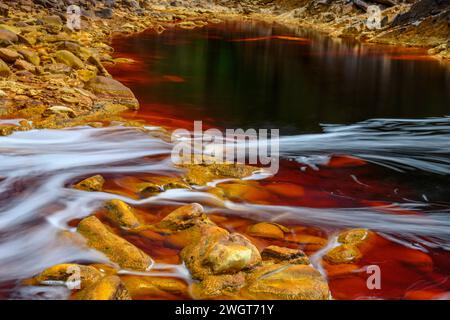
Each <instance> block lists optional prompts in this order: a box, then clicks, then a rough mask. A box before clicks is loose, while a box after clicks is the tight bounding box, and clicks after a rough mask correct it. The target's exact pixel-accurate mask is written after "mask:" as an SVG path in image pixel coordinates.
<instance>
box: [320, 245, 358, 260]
mask: <svg viewBox="0 0 450 320" xmlns="http://www.w3.org/2000/svg"><path fill="white" fill-rule="evenodd" d="M361 258H362V254H361V251H359V249H358V247H357V246H355V245H351V244H342V245H339V246H337V247H335V248H333V249H331V250H330V251H328V252H327V253H326V254H325V255H324V257H323V259H324V260H325V261H326V262H328V263H331V264H344V263H354V262H357V261H358V260H360V259H361Z"/></svg>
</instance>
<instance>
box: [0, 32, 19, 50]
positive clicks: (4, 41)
mask: <svg viewBox="0 0 450 320" xmlns="http://www.w3.org/2000/svg"><path fill="white" fill-rule="evenodd" d="M18 40H19V38H18V37H17V35H16V34H15V33H14V32H12V31H9V30H5V29H0V47H6V46H9V45H10V44H13V43H16V42H17V41H18Z"/></svg>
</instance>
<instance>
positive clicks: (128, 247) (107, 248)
mask: <svg viewBox="0 0 450 320" xmlns="http://www.w3.org/2000/svg"><path fill="white" fill-rule="evenodd" d="M77 231H78V232H79V233H80V234H81V235H82V236H84V237H85V238H86V240H87V245H88V246H89V247H91V248H94V249H96V250H98V251H101V252H103V253H104V254H105V255H106V256H107V257H108V258H109V259H111V261H113V262H115V263H117V264H118V265H119V266H120V267H122V268H124V269H131V270H137V271H146V270H147V269H148V268H149V267H150V266H151V265H152V264H153V260H152V259H151V258H150V257H149V256H148V255H147V254H146V253H145V252H143V251H142V250H140V249H139V248H137V247H135V246H134V245H133V244H131V243H130V242H128V241H126V240H125V239H123V238H121V237H119V236H117V235H115V234H114V233H112V232H111V231H110V230H109V229H108V228H107V227H106V226H105V225H104V224H103V223H101V221H100V220H99V219H97V218H96V217H95V216H90V217H88V218H84V219H83V220H81V222H80V223H79V225H78V228H77Z"/></svg>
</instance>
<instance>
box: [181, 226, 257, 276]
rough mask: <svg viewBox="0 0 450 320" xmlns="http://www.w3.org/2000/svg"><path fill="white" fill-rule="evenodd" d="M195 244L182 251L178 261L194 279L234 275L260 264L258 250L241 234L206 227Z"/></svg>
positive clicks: (202, 229)
mask: <svg viewBox="0 0 450 320" xmlns="http://www.w3.org/2000/svg"><path fill="white" fill-rule="evenodd" d="M200 230H201V236H200V239H199V240H198V241H195V242H192V243H191V244H189V245H188V246H186V247H185V248H184V249H183V250H182V251H181V258H182V259H183V261H184V263H185V264H186V267H187V268H188V269H189V271H190V272H191V275H192V277H193V278H195V279H204V278H205V277H206V276H208V275H218V274H233V273H237V272H239V271H241V270H248V269H251V268H253V267H255V266H256V265H258V264H259V263H260V262H261V256H260V254H259V251H258V249H257V248H256V247H255V246H254V245H253V244H252V243H251V242H250V241H249V240H248V239H247V238H245V237H244V236H243V235H240V234H238V233H233V234H230V233H229V232H228V231H226V230H225V229H222V228H219V227H215V226H205V227H203V228H201V229H200Z"/></svg>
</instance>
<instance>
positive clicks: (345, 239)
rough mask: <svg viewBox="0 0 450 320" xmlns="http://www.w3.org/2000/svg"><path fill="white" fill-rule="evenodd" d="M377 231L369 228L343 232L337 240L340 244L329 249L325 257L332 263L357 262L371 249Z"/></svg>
mask: <svg viewBox="0 0 450 320" xmlns="http://www.w3.org/2000/svg"><path fill="white" fill-rule="evenodd" d="M374 237H375V233H374V232H372V231H370V230H367V229H350V230H347V231H344V232H341V233H340V234H339V235H338V238H337V241H338V242H339V243H341V244H340V245H339V246H337V247H335V248H332V249H331V250H329V251H328V252H327V253H326V254H325V256H324V257H323V259H324V260H325V261H326V262H328V263H330V264H347V263H355V262H357V261H359V260H360V259H361V258H362V257H363V253H364V252H365V251H367V250H368V249H370V246H371V240H372V239H374Z"/></svg>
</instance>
